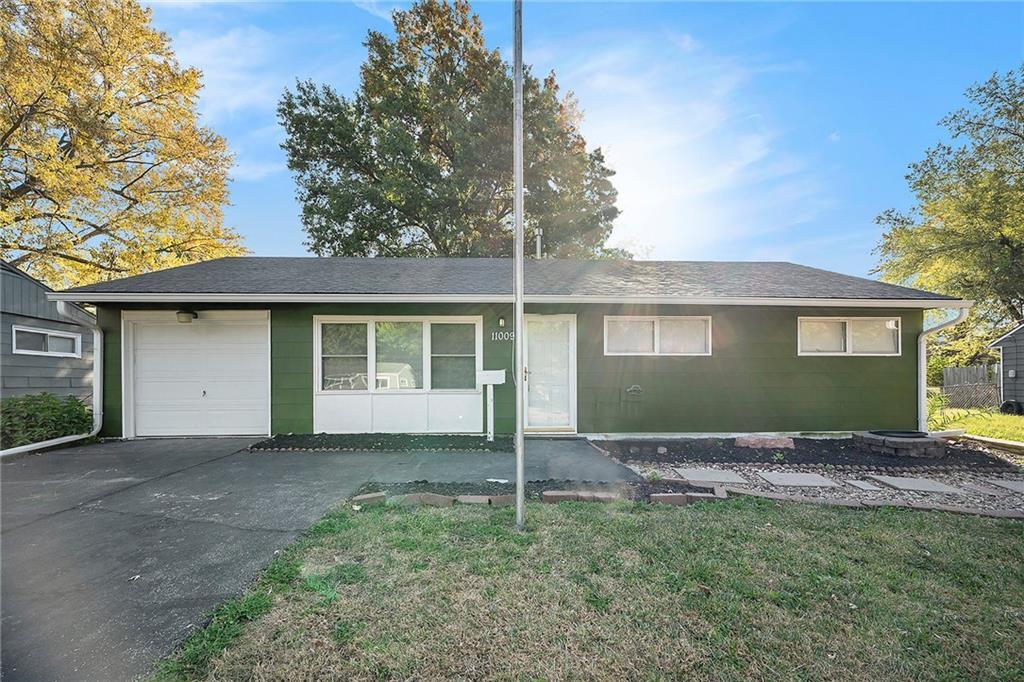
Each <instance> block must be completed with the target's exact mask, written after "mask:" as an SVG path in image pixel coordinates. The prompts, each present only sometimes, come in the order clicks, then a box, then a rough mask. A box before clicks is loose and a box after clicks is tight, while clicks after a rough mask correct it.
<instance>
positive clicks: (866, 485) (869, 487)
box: [846, 478, 882, 493]
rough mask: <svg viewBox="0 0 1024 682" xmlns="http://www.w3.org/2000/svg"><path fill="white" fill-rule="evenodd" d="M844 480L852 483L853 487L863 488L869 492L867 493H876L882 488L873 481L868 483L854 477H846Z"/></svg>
mask: <svg viewBox="0 0 1024 682" xmlns="http://www.w3.org/2000/svg"><path fill="white" fill-rule="evenodd" d="M846 482H847V483H848V484H850V485H852V486H853V487H854V488H857V489H859V490H864V491H866V492H869V493H877V492H880V491H881V490H882V489H881V488H879V487H878V486H877V485H875V484H874V483H868V482H867V481H858V480H857V479H855V478H848V479H846Z"/></svg>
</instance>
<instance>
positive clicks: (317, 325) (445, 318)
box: [313, 315, 484, 395]
mask: <svg viewBox="0 0 1024 682" xmlns="http://www.w3.org/2000/svg"><path fill="white" fill-rule="evenodd" d="M377 322H420V323H422V325H423V358H422V360H423V388H401V389H384V388H377V345H376V341H377V339H376V323H377ZM434 322H438V323H449V324H452V323H454V324H472V325H473V328H474V339H475V343H474V353H475V355H476V371H477V372H480V371H481V370H482V369H483V363H484V333H483V331H484V318H483V317H482V316H480V315H426V316H424V315H314V316H313V393H314V394H315V395H423V394H479V393H480V392H481V390H482V389H481V386H480V384H479V383H475V382H474V383H475V385H474V386H473V388H432V383H431V376H430V357H431V354H430V324H431V323H434ZM337 323H349V324H352V323H358V324H364V323H365V324H366V352H367V357H366V371H367V377H366V385H367V388H365V389H361V390H343V389H334V390H324V388H323V364H322V363H323V356H322V355H321V353H322V352H323V345H322V339H323V325H325V324H337Z"/></svg>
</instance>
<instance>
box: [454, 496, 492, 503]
mask: <svg viewBox="0 0 1024 682" xmlns="http://www.w3.org/2000/svg"><path fill="white" fill-rule="evenodd" d="M455 501H456V502H458V503H459V504H490V503H491V498H490V497H488V496H487V495H458V496H457V497H456V498H455Z"/></svg>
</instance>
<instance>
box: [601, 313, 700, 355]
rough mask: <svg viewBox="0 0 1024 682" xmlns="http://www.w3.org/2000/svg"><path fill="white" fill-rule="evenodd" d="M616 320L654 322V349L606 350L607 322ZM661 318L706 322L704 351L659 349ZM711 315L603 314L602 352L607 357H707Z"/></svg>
mask: <svg viewBox="0 0 1024 682" xmlns="http://www.w3.org/2000/svg"><path fill="white" fill-rule="evenodd" d="M616 320H630V321H634V320H635V321H638V322H654V351H653V352H650V353H647V352H639V353H631V352H612V351H609V350H608V322H610V321H616ZM662 320H704V321H705V322H707V323H708V324H707V327H706V329H705V332H704V334H705V343H706V344H707V348H708V350H707V352H706V353H665V352H662V350H661V321H662ZM711 324H712V321H711V316H710V315H605V316H604V325H603V326H604V354H605V355H606V356H608V357H619V356H623V357H633V356H650V357H707V356H709V355H711V343H712V336H713V335H712V333H711Z"/></svg>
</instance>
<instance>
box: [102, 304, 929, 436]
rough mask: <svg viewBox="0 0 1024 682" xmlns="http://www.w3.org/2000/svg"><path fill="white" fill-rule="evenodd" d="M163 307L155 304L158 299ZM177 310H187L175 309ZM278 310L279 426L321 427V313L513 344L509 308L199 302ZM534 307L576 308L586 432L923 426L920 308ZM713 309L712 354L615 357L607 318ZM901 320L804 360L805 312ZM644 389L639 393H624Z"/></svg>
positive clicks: (505, 427) (551, 308)
mask: <svg viewBox="0 0 1024 682" xmlns="http://www.w3.org/2000/svg"><path fill="white" fill-rule="evenodd" d="M147 307H149V308H153V307H155V306H147ZM161 307H163V308H171V309H176V308H178V307H180V306H174V305H167V306H161ZM191 307H193V308H199V309H200V310H201V309H203V308H205V309H209V308H213V307H229V308H241V307H249V308H262V309H267V308H269V309H270V311H271V392H272V396H271V409H272V413H271V425H272V429H273V431H274V432H275V433H289V432H294V433H303V432H309V431H311V430H312V428H313V356H312V353H313V316H314V315H360V314H367V315H369V314H373V315H482V316H483V318H484V344H483V345H484V368H485V369H506V370H508V371H509V379H511V368H512V343H511V342H510V341H492V340H491V336H492V332H495V331H498V330H499V329H500V327H499V326H498V318H499V316H504V317H505V318H506V319H507V320H508V329H511V318H512V309H511V306H504V305H457V304H451V305H441V304H438V305H426V304H403V305H394V304H315V305H313V304H311V305H295V304H280V305H277V304H275V305H270V306H237V305H236V306H211V305H205V306H201V307H199V306H191ZM527 312H528V313H541V314H542V313H548V314H555V313H575V314H576V315H577V381H578V385H577V397H578V399H577V403H578V405H577V410H578V417H577V419H578V429H579V431H581V432H584V433H598V432H604V433H625V432H673V431H675V432H694V431H704V432H707V431H845V430H856V429H867V428H892V429H897V428H899V429H907V428H916V413H917V412H916V400H917V380H916V371H917V370H916V368H917V342H916V340H917V335H918V333H919V332H920V330H921V325H922V319H923V316H922V313H921V311H919V310H883V309H851V310H846V309H837V308H756V307H746V306H721V307H705V306H612V305H578V306H567V305H530V306H527ZM630 314H635V315H711V317H712V333H713V340H712V348H713V354H712V356H710V357H605V356H604V347H603V345H604V336H603V334H604V330H603V320H604V316H605V315H630ZM813 315H850V316H890V315H897V316H900V317H901V318H902V334H903V339H902V343H903V354H902V356H900V357H879V358H870V357H798V356H797V354H796V336H797V322H796V321H797V317H799V316H813ZM99 320H100V324H101V326H103V327H104V330H105V332H106V333H105V346H106V348H105V355H104V362H105V370H104V379H105V382H106V384H105V385H106V389H105V392H104V412H105V420H104V433H105V434H106V435H111V436H115V435H120V434H121V379H120V373H121V338H120V308H114V307H107V306H103V307H101V308H100V309H99ZM632 385H639V386H640V387H641V388H642V389H643V392H642V394H641V396H640V397H639V398H632V397H628V396H627V395H626V393H625V389H626V388H628V387H629V386H632ZM514 407H515V399H514V390H513V386H512V384H511V383H507V384H505V385H504V386H498V387H496V390H495V429H496V430H497V431H498V432H499V433H509V432H511V431H512V430H513V429H514V426H515V409H514Z"/></svg>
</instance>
